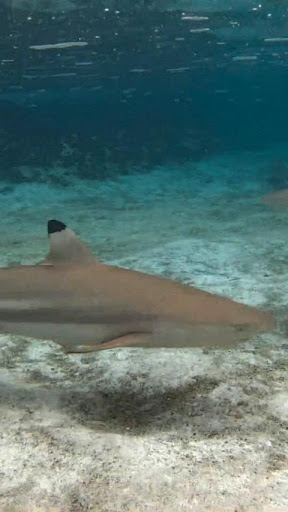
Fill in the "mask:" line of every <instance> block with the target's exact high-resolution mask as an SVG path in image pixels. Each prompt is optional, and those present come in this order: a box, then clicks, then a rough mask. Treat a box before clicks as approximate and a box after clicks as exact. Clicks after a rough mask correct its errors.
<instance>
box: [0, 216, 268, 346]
mask: <svg viewBox="0 0 288 512" xmlns="http://www.w3.org/2000/svg"><path fill="white" fill-rule="evenodd" d="M48 235H49V239H50V252H49V254H48V256H47V258H46V259H45V260H44V261H42V262H40V263H38V264H37V265H30V266H28V265H23V266H17V267H7V268H6V267H5V268H1V269H0V332H1V333H5V334H16V335H23V336H27V337H32V338H37V339H42V340H53V341H55V342H57V343H59V344H60V345H62V346H63V347H64V348H65V349H66V351H67V352H70V353H73V352H74V353H77V352H78V353H82V352H92V351H97V350H104V349H113V348H119V347H132V346H136V347H150V348H151V347H167V348H179V347H212V348H229V347H232V346H234V345H235V344H236V343H237V342H239V341H244V340H247V339H248V338H249V337H251V336H253V335H254V334H255V333H259V332H263V331H268V330H271V329H273V328H274V327H275V320H274V318H273V316H272V315H271V314H270V313H269V312H265V311H261V310H259V309H257V308H254V307H250V306H247V305H244V304H241V303H238V302H235V301H233V300H231V299H229V298H226V297H222V296H217V295H213V294H211V293H208V292H206V291H202V290H199V289H196V288H193V287H190V286H187V285H183V284H181V283H178V282H174V281H171V280H169V279H164V278H162V277H158V276H154V275H149V274H144V273H141V272H137V271H134V270H127V269H124V268H119V267H115V266H109V265H106V264H104V263H101V262H100V261H98V260H96V259H95V258H94V256H93V254H92V252H91V251H90V249H89V247H88V246H87V245H86V244H85V243H83V242H82V241H81V240H80V239H79V238H78V237H77V236H76V234H75V233H74V232H73V231H72V230H71V229H69V228H67V227H66V225H65V224H63V223H62V222H60V221H57V220H50V221H49V222H48Z"/></svg>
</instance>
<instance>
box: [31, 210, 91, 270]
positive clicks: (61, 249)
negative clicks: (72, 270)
mask: <svg viewBox="0 0 288 512" xmlns="http://www.w3.org/2000/svg"><path fill="white" fill-rule="evenodd" d="M48 236H49V240H50V251H49V253H48V255H47V257H46V258H45V260H44V261H41V263H40V264H41V265H57V264H65V263H75V264H82V265H83V264H84V265H85V264H90V263H93V262H94V261H95V258H94V256H93V254H92V252H91V251H90V249H89V247H87V245H86V244H85V243H84V242H82V241H81V240H80V239H79V238H78V237H77V235H76V234H75V233H74V231H72V229H69V228H67V226H66V225H65V224H64V223H63V222H60V221H59V220H54V219H52V220H49V221H48Z"/></svg>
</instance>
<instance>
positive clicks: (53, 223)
mask: <svg viewBox="0 0 288 512" xmlns="http://www.w3.org/2000/svg"><path fill="white" fill-rule="evenodd" d="M47 227H48V235H52V234H53V233H59V231H64V229H66V227H67V226H66V225H65V224H64V223H63V222H60V220H55V219H51V220H48V225H47Z"/></svg>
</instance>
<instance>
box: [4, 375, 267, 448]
mask: <svg viewBox="0 0 288 512" xmlns="http://www.w3.org/2000/svg"><path fill="white" fill-rule="evenodd" d="M127 382H128V381H127ZM127 382H126V383H122V384H121V385H119V388H117V389H113V390H111V389H110V390H107V391H103V390H101V391H99V390H97V386H96V385H93V386H91V387H90V389H88V390H85V391H84V390H83V391H81V390H80V389H79V387H80V386H79V385H77V386H75V385H74V386H73V388H72V389H71V388H70V389H61V388H60V387H58V388H57V387H55V384H54V386H53V388H52V386H51V385H50V384H49V385H45V384H43V383H42V384H41V383H39V384H38V383H37V384H36V385H35V384H32V385H31V384H29V385H27V386H14V385H13V386H10V385H9V384H6V385H1V390H0V404H2V406H3V407H4V409H5V407H6V408H13V409H14V410H15V409H19V411H20V415H23V417H24V418H27V415H28V417H29V422H32V423H33V428H35V429H36V430H38V429H39V430H41V431H42V430H43V426H42V424H41V420H40V421H39V414H40V418H41V411H43V410H45V409H46V410H47V409H48V411H49V415H51V418H52V417H53V415H55V417H57V415H59V413H60V416H61V418H62V420H60V423H59V424H57V429H56V430H58V431H59V429H60V430H61V428H64V429H66V428H67V426H70V428H72V429H74V428H77V425H78V426H81V428H83V427H84V428H87V429H89V430H92V431H94V432H98V433H113V434H126V435H134V436H142V435H157V434H158V433H160V432H162V433H163V432H166V433H168V434H169V433H171V435H172V436H173V434H174V435H175V433H177V436H178V437H179V438H181V437H183V439H184V438H187V437H189V438H191V437H193V438H194V439H202V438H208V437H214V436H222V435H230V436H231V435H232V436H234V435H237V434H238V433H239V431H242V432H243V431H245V432H246V430H247V432H246V434H248V432H249V435H251V434H253V430H254V429H253V427H252V428H251V425H252V424H251V421H250V420H251V419H252V423H253V418H255V431H258V430H259V427H260V430H262V427H264V422H265V424H266V426H267V420H268V421H269V418H268V416H267V414H266V413H267V411H265V407H264V406H263V411H261V413H260V409H262V406H260V409H259V407H255V404H256V403H257V397H256V396H255V397H253V396H250V397H249V398H250V399H249V402H248V403H241V402H240V403H239V402H238V403H234V404H233V403H231V402H230V403H229V401H226V402H225V401H224V403H223V401H220V403H217V401H215V400H213V399H212V398H211V393H212V392H213V390H214V389H216V388H217V387H218V386H219V384H220V383H221V381H218V380H214V379H212V378H209V377H197V378H195V379H193V381H192V382H191V383H189V384H187V385H185V386H180V387H179V388H173V389H170V390H167V389H165V390H163V389H161V388H160V387H159V383H158V385H157V387H156V386H155V387H154V388H153V385H152V386H151V388H150V390H149V391H147V389H142V390H141V389H140V388H139V386H134V387H133V386H131V385H129V384H128V383H127ZM262 413H263V415H265V414H266V419H264V418H261V415H262ZM34 414H35V419H33V415H34ZM62 422H63V423H62ZM271 422H272V423H271V424H272V425H273V422H274V420H272V418H271ZM248 423H249V427H248ZM262 423H263V426H262V427H261V425H260V424H262ZM269 423H270V422H269ZM23 428H24V426H23ZM46 428H47V429H48V430H51V427H49V426H46V427H44V430H45V429H46Z"/></svg>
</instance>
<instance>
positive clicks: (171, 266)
mask: <svg viewBox="0 0 288 512" xmlns="http://www.w3.org/2000/svg"><path fill="white" fill-rule="evenodd" d="M191 4H192V0H191V2H190V0H179V1H178V0H175V1H172V0H171V1H170V0H167V2H164V1H162V0H148V1H146V0H143V1H142V0H141V1H140V0H136V1H135V2H133V3H132V2H130V1H128V0H115V1H113V0H109V1H108V0H107V1H106V2H104V1H99V2H96V0H95V2H94V1H93V0H90V1H87V2H86V1H85V0H65V1H64V0H63V1H62V0H57V1H56V0H55V1H52V0H51V1H49V0H45V1H44V0H42V1H41V2H36V0H34V1H32V0H31V2H29V3H28V2H25V1H24V0H23V1H22V0H2V2H1V0H0V208H1V252H0V266H1V267H6V266H13V265H18V264H29V265H31V264H34V263H37V262H39V261H41V260H43V259H44V258H45V256H46V254H47V252H48V237H47V220H48V219H55V218H56V219H59V220H60V221H63V222H65V223H66V224H67V225H68V227H69V228H72V229H73V230H75V231H76V232H77V234H78V235H79V236H80V237H81V239H82V240H84V241H85V242H87V243H88V244H89V246H90V247H91V249H92V251H93V253H94V254H95V256H96V257H97V258H98V259H99V260H101V261H103V262H106V263H108V264H112V265H115V264H116V265H118V266H119V265H120V266H122V267H125V268H128V269H136V270H140V271H144V272H148V273H151V274H156V275H161V276H164V277H166V278H170V279H174V280H176V281H180V282H183V283H186V284H188V285H190V286H195V287H198V288H201V289H203V290H207V291H209V292H212V293H214V294H217V295H224V296H227V297H230V298H232V299H234V300H236V301H240V302H243V303H245V304H247V305H251V306H256V307H258V308H260V309H265V310H269V311H272V312H273V314H274V315H275V318H276V319H277V323H278V325H277V329H275V330H274V331H272V332H269V333H264V334H263V335H262V334H261V335H259V336H256V337H254V338H253V339H251V340H249V341H247V342H246V343H243V344H240V345H238V346H237V347H235V348H234V349H233V350H220V351H219V350H212V349H210V350H207V349H205V348H204V349H203V348H201V347H199V348H194V349H171V350H167V349H151V350H144V349H119V350H110V351H103V352H100V353H91V354H87V355H67V354H66V353H64V351H63V350H62V348H61V347H59V346H58V345H57V344H56V343H54V342H53V341H51V340H50V339H47V340H42V341H41V340H38V339H31V338H26V337H24V336H16V335H13V336H12V335H5V334H2V333H1V332H0V468H1V471H0V510H1V512H2V511H3V512H10V511H13V512H23V511H25V512H86V511H88V510H89V511H92V512H112V511H113V512H123V511H124V510H125V511H127V512H136V511H137V512H158V511H159V512H176V511H177V512H178V511H179V512H191V510H192V511H193V512H204V511H205V512H218V511H219V512H220V511H221V512H222V511H223V512H232V511H236V510H238V511H239V512H240V511H241V512H242V511H243V512H244V511H245V512H259V511H260V510H261V512H270V511H272V510H273V511H274V510H275V511H276V510H277V511H279V512H280V511H281V512H282V511H283V512H284V511H286V510H288V498H287V486H288V462H287V461H288V451H287V446H288V444H287V440H288V439H287V421H288V389H287V367H288V356H287V305H288V304H287V296H288V284H287V283H288V271H287V261H288V248H287V224H288V208H287V205H288V199H287V196H288V194H287V195H285V194H284V200H282V203H281V204H279V201H278V202H277V201H274V204H271V201H270V204H269V201H266V202H265V201H263V197H265V196H266V195H267V194H269V193H270V192H273V191H277V190H279V189H280V190H281V189H282V188H284V189H285V188H287V186H288V131H287V86H288V77H287V54H288V53H287V52H288V26H287V15H288V12H287V5H286V2H284V1H283V2H281V0H277V1H269V0H266V1H265V2H264V1H263V2H262V3H261V4H260V2H254V1H253V0H233V1H232V0H231V1H229V0H211V1H210V0H206V1H205V2H204V1H203V0H194V1H193V10H192V6H191ZM262 4H263V5H262ZM37 6H38V8H36V7H37ZM86 43H87V44H86ZM272 203H273V201H272ZM280 207H281V208H280ZM0 271H1V270H0ZM1 272H5V271H3V270H2V271H1ZM0 330H1V323H0ZM83 341H84V342H85V340H83Z"/></svg>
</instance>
